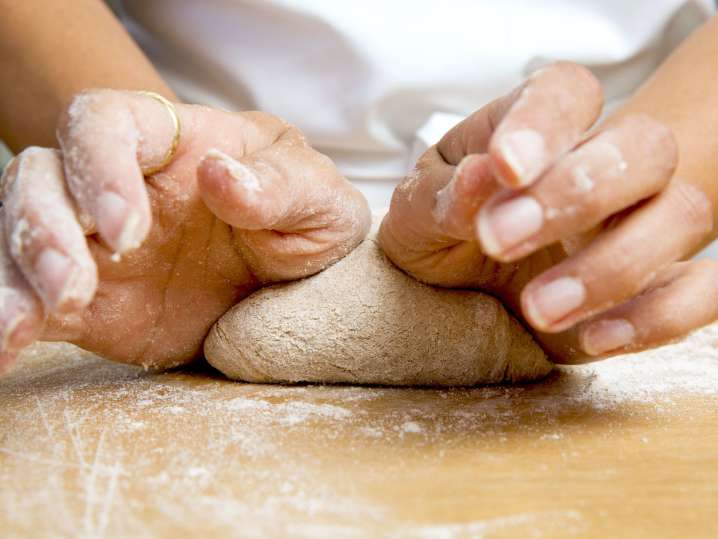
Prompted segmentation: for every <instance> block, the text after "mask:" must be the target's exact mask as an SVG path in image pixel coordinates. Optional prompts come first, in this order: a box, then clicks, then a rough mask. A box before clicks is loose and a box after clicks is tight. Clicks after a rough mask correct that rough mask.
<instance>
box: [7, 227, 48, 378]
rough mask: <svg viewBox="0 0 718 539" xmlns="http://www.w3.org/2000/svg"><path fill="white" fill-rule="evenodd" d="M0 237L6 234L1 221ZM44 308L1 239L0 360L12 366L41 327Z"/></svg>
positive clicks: (36, 336)
mask: <svg viewBox="0 0 718 539" xmlns="http://www.w3.org/2000/svg"><path fill="white" fill-rule="evenodd" d="M3 220H4V216H3ZM0 237H3V238H5V234H4V225H3V224H2V223H1V222H0ZM43 320H44V316H43V310H42V304H41V303H40V300H39V298H38V297H37V296H36V295H35V293H34V292H33V290H32V287H31V286H30V284H29V283H28V282H27V281H26V280H25V279H24V277H23V276H22V273H21V272H20V270H19V269H18V268H17V267H16V266H15V264H14V263H13V261H12V259H11V258H10V256H9V254H8V252H7V245H5V244H4V241H3V242H2V243H0V363H4V364H5V366H6V367H7V366H9V364H10V363H12V362H14V360H15V357H16V356H17V354H18V353H19V352H20V350H22V349H23V348H24V347H26V346H28V345H29V344H31V343H32V342H34V341H35V340H36V339H37V338H38V336H39V335H40V333H41V331H42V326H43Z"/></svg>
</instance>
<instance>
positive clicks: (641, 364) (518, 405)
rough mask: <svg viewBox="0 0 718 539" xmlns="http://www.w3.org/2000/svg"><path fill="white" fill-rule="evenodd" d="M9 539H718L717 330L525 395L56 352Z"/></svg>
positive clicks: (30, 408)
mask: <svg viewBox="0 0 718 539" xmlns="http://www.w3.org/2000/svg"><path fill="white" fill-rule="evenodd" d="M0 535H2V537H34V536H38V537H50V536H51V537H171V538H180V537H224V536H227V537H332V538H335V537H337V538H341V537H396V538H404V537H419V538H432V539H433V538H465V537H487V538H494V537H512V538H513V537H551V538H553V537H718V326H715V327H712V328H708V329H706V330H704V331H703V332H701V333H700V334H699V335H698V336H694V337H692V338H691V339H689V341H687V342H684V343H680V344H678V345H673V346H670V347H666V348H663V349H659V350H657V351H652V352H648V353H643V354H639V355H636V356H633V357H629V356H625V357H623V358H618V359H614V360H609V361H607V362H603V363H600V364H595V365H592V366H584V367H574V368H565V369H561V370H557V371H556V372H555V373H554V374H552V375H551V376H550V377H549V378H548V379H547V380H545V381H543V382H541V383H537V384H533V385H529V386H522V387H484V388H474V389H454V390H433V389H392V388H377V387H317V386H295V387H282V386H266V385H248V384H240V383H236V382H229V381H226V380H224V379H223V378H222V377H221V376H220V375H218V374H217V373H216V372H214V371H211V370H210V369H209V368H208V367H206V366H197V367H194V368H192V369H189V370H184V371H179V372H172V373H166V374H153V373H147V372H143V371H142V370H139V369H137V368H134V367H129V366H124V365H118V364H113V363H110V362H107V361H104V360H102V359H99V358H97V357H95V356H93V355H91V354H88V353H86V352H82V351H80V350H78V349H76V348H73V347H71V346H69V345H64V344H46V345H45V344H44V345H38V346H36V347H34V348H33V349H31V350H29V351H28V352H27V353H26V354H25V356H24V358H23V359H22V361H21V363H20V365H19V367H18V368H17V369H16V370H15V371H14V372H13V373H11V374H10V375H9V376H8V377H6V378H4V379H2V380H0Z"/></svg>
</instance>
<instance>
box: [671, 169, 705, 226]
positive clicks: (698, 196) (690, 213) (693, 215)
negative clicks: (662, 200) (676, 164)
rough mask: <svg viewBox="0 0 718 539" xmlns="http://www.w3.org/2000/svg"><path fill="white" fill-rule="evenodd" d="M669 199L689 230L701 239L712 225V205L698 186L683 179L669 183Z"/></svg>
mask: <svg viewBox="0 0 718 539" xmlns="http://www.w3.org/2000/svg"><path fill="white" fill-rule="evenodd" d="M670 195H671V197H670V200H671V201H672V203H673V204H674V205H675V206H674V208H675V210H677V212H678V215H679V217H680V219H681V220H682V221H683V223H685V224H686V225H688V227H689V230H691V231H695V232H696V233H697V234H699V235H700V236H699V238H698V240H702V239H703V238H704V237H705V235H707V234H709V233H710V232H711V231H712V230H713V227H714V222H713V207H712V204H711V202H710V199H709V198H708V197H707V196H706V195H705V194H704V193H703V192H702V191H701V190H700V189H698V188H696V187H694V186H692V185H690V184H689V183H687V182H684V181H674V182H673V183H672V184H671V191H670Z"/></svg>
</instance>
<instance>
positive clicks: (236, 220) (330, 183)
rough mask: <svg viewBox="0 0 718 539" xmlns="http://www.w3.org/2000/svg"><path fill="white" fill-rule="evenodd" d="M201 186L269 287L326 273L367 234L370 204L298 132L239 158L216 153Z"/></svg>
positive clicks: (204, 165)
mask: <svg viewBox="0 0 718 539" xmlns="http://www.w3.org/2000/svg"><path fill="white" fill-rule="evenodd" d="M197 182H198V186H199V192H200V196H201V197H202V200H203V201H204V203H205V204H206V205H207V207H208V208H209V209H210V211H212V213H214V214H215V215H216V216H217V217H218V218H219V219H221V220H222V221H224V222H225V223H227V224H229V225H231V226H233V227H234V228H235V238H236V239H237V242H238V246H239V247H240V249H241V250H242V253H243V255H244V256H245V259H246V260H247V262H248V263H249V264H250V267H251V268H252V270H253V271H254V272H255V274H256V275H258V276H259V277H260V278H261V279H263V280H268V281H277V280H287V279H296V278H300V277H305V276H307V275H311V274H313V273H316V272H318V271H321V270H322V269H324V268H325V267H326V266H327V265H328V264H330V263H331V262H333V261H335V260H337V259H338V258H341V257H342V256H344V255H345V254H347V253H348V252H349V251H351V249H352V248H354V247H355V246H356V245H357V244H358V243H359V242H360V241H361V240H362V239H363V238H364V236H366V234H367V232H368V230H369V226H370V212H369V207H368V205H367V202H366V200H365V199H364V197H363V196H362V195H361V193H360V192H359V191H358V190H357V189H356V188H355V187H353V186H352V185H351V184H350V183H349V182H348V181H347V180H346V179H345V178H344V177H343V176H342V175H341V174H340V173H339V171H338V170H337V169H336V167H335V166H334V164H333V163H332V161H331V160H330V159H329V158H327V157H326V156H324V155H322V154H320V153H319V152H317V151H315V150H313V149H312V148H311V147H309V145H308V144H307V143H306V141H305V140H304V137H303V136H302V135H301V133H300V132H299V131H298V130H297V129H296V128H294V127H288V128H287V129H286V130H285V132H284V133H283V134H282V135H280V136H279V138H278V139H277V140H276V141H275V142H274V143H273V144H271V145H269V146H267V147H266V148H263V149H260V150H258V151H256V152H253V153H251V154H248V155H246V156H244V157H241V158H238V159H235V158H233V157H231V156H229V155H227V154H225V153H223V152H220V151H218V150H210V151H209V152H208V153H207V154H206V155H205V157H204V159H203V160H202V161H201V162H200V164H199V166H198V169H197Z"/></svg>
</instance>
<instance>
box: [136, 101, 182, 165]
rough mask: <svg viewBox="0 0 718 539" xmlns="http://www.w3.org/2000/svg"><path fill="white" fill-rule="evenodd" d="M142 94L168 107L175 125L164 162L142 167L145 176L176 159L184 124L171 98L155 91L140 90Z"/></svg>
mask: <svg viewBox="0 0 718 539" xmlns="http://www.w3.org/2000/svg"><path fill="white" fill-rule="evenodd" d="M137 93H138V94H140V95H145V96H147V97H151V98H152V99H154V100H155V101H159V102H160V103H162V104H163V105H164V106H165V108H166V109H167V112H169V115H170V118H172V126H173V127H174V130H175V133H174V136H173V137H172V144H170V147H169V150H167V153H166V154H165V157H164V159H162V162H161V163H160V164H158V165H153V166H149V167H144V168H143V169H142V174H144V175H145V176H150V175H152V174H154V173H155V172H159V171H160V170H162V169H163V168H165V167H166V166H167V165H169V164H170V163H171V162H172V159H174V156H175V154H176V153H177V148H179V143H180V135H181V133H182V125H181V124H180V119H179V115H178V114H177V109H176V108H175V106H174V103H172V101H170V100H169V99H167V98H165V97H163V96H161V95H160V94H156V93H155V92H148V91H146V90H140V91H139V92H137Z"/></svg>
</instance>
